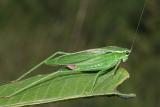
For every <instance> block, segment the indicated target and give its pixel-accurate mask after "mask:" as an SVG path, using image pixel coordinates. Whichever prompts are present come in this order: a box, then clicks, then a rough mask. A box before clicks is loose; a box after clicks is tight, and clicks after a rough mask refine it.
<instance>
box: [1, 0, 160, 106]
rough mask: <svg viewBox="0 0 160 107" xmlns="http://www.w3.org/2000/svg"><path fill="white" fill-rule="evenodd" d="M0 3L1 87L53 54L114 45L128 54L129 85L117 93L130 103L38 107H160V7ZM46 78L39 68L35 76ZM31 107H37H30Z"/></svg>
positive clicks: (124, 1)
mask: <svg viewBox="0 0 160 107" xmlns="http://www.w3.org/2000/svg"><path fill="white" fill-rule="evenodd" d="M143 4H144V0H0V81H1V83H4V82H6V81H11V80H14V79H16V78H18V77H19V76H20V75H22V74H23V73H25V72H26V71H27V70H28V69H29V68H31V67H33V66H34V65H35V64H37V63H39V62H40V61H42V60H43V59H44V58H46V57H48V56H49V55H51V54H52V53H54V52H56V51H58V50H61V51H67V52H70V51H78V50H84V49H89V48H97V47H103V46H109V45H116V46H121V47H127V48H130V46H131V44H132V41H133V38H134V36H137V39H136V41H135V44H134V50H133V51H132V54H131V56H130V57H129V60H128V62H127V63H125V66H126V68H127V69H128V71H129V73H130V79H129V80H127V81H126V82H125V83H124V84H123V85H122V86H120V87H119V89H120V90H122V92H126V93H127V92H128V93H130V92H133V93H136V94H137V97H136V98H134V99H129V100H124V99H121V98H117V97H99V98H90V99H78V100H70V101H64V102H58V103H50V104H43V105H42V107H75V106H76V107H78V106H79V107H160V83H159V82H160V30H159V29H160V11H159V10H160V1H159V0H147V3H146V8H145V11H144V15H143V18H142V22H141V24H140V27H139V31H138V32H137V33H136V34H135V30H136V26H137V23H138V18H139V16H140V13H141V9H142V7H143ZM39 73H50V72H48V70H47V69H45V68H42V69H41V70H40V71H37V72H34V73H33V75H36V74H39ZM34 107H40V105H38V106H34Z"/></svg>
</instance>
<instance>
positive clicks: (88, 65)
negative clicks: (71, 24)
mask: <svg viewBox="0 0 160 107" xmlns="http://www.w3.org/2000/svg"><path fill="white" fill-rule="evenodd" d="M129 53H130V50H128V49H126V48H120V47H115V46H109V47H104V48H98V49H91V50H85V51H80V52H75V53H67V54H64V55H61V56H58V57H55V58H47V60H45V61H44V63H46V64H48V65H66V67H67V68H69V69H68V70H65V71H63V70H62V71H59V72H61V73H60V75H68V74H70V75H72V74H77V73H85V72H88V73H89V72H90V71H91V72H95V73H97V75H96V76H95V79H94V81H93V85H92V90H93V89H94V86H95V84H96V81H97V79H98V77H99V76H100V75H102V74H103V73H106V72H108V71H107V70H108V69H110V68H114V70H116V68H117V67H118V65H119V64H120V62H121V61H123V62H125V61H126V60H127V59H128V55H129ZM92 54H93V55H92ZM54 55H55V54H54ZM80 56H81V57H82V56H83V57H82V58H81V57H80ZM76 58H77V59H76ZM72 59H73V60H74V61H72ZM71 65H72V66H74V67H69V66H71ZM58 76H59V75H56V73H51V74H50V75H48V76H46V77H44V78H41V79H40V80H38V81H35V82H33V83H32V84H30V85H28V86H25V87H24V88H21V89H19V90H17V91H15V92H14V93H12V94H10V95H8V96H6V97H12V96H14V95H16V94H18V93H20V92H22V91H24V90H27V89H29V88H31V87H34V86H35V85H38V84H40V83H42V82H45V81H47V80H50V79H54V78H56V77H58ZM92 90H91V91H92Z"/></svg>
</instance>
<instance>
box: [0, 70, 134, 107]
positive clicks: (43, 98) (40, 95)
mask: <svg viewBox="0 0 160 107" xmlns="http://www.w3.org/2000/svg"><path fill="white" fill-rule="evenodd" d="M44 76H46V75H39V76H35V77H32V78H29V79H26V80H23V81H19V82H17V83H10V84H7V85H3V86H1V87H0V96H6V95H9V94H11V93H13V92H15V91H16V90H18V89H20V88H22V87H24V86H26V85H28V84H30V83H32V82H34V81H36V80H39V79H40V78H42V77H44ZM95 76H96V73H82V74H76V75H67V76H60V77H57V78H54V79H51V80H48V81H46V82H43V83H41V84H38V85H36V86H34V87H32V88H29V89H27V90H25V91H23V92H21V93H19V94H17V95H15V96H12V97H10V98H0V106H3V107H20V106H25V105H34V104H41V103H48V102H55V101H61V100H68V99H74V98H82V97H92V96H102V95H104V96H110V95H117V96H120V97H123V98H130V97H134V96H135V95H134V94H122V93H120V92H118V91H117V86H119V85H120V84H121V83H122V82H123V81H124V80H126V79H127V78H129V74H128V72H127V71H126V70H125V69H123V68H120V69H119V70H117V71H116V73H115V74H114V75H113V71H110V72H108V73H106V74H105V75H102V76H100V77H99V79H98V81H97V83H96V86H95V88H94V90H93V91H92V92H91V89H92V82H93V80H94V77H95Z"/></svg>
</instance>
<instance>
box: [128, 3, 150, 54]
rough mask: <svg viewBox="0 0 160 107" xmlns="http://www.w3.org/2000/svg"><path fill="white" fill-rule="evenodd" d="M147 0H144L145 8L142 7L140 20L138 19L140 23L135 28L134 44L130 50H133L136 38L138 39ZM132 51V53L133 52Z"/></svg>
mask: <svg viewBox="0 0 160 107" xmlns="http://www.w3.org/2000/svg"><path fill="white" fill-rule="evenodd" d="M146 2H147V0H145V1H144V5H143V8H142V11H141V14H140V17H139V20H138V24H137V27H136V30H135V33H134V37H133V42H132V45H131V47H130V51H131V52H132V50H133V46H134V43H135V40H136V38H137V36H136V33H137V32H138V30H139V26H140V24H141V21H142V17H143V14H144V10H145V7H146ZM131 52H130V53H131Z"/></svg>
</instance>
